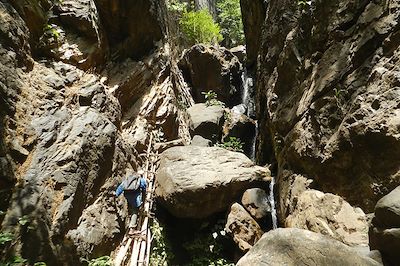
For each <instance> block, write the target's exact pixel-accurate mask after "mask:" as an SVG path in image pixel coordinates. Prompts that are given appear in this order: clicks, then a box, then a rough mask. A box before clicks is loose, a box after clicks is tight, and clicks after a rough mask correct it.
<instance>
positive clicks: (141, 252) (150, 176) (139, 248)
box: [113, 132, 159, 266]
mask: <svg viewBox="0 0 400 266" xmlns="http://www.w3.org/2000/svg"><path fill="white" fill-rule="evenodd" d="M154 145H155V141H154V132H152V133H151V134H150V141H149V146H148V147H147V152H146V161H145V163H144V169H143V170H144V177H145V178H146V180H147V191H146V199H145V201H144V206H143V208H142V209H141V211H139V213H138V221H139V223H138V228H139V233H138V234H135V235H133V236H129V235H128V233H129V232H126V234H125V236H124V238H123V240H122V242H121V244H120V247H119V248H118V251H117V252H116V255H115V258H114V263H113V265H115V266H122V265H123V266H127V265H129V266H148V265H149V261H150V252H151V241H152V236H151V231H150V219H151V217H150V211H151V209H152V206H153V194H154V189H155V172H156V170H157V168H158V162H159V161H158V151H156V152H153V150H154Z"/></svg>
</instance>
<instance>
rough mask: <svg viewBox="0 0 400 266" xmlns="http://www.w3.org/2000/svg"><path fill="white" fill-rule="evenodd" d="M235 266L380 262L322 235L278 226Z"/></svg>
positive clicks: (365, 263)
mask: <svg viewBox="0 0 400 266" xmlns="http://www.w3.org/2000/svg"><path fill="white" fill-rule="evenodd" d="M236 265H237V266H247V265H260V266H262V265H274V266H275V265H276V266H277V265H288V266H290V265H315V266H317V265H332V266H334V265H359V266H361V265H380V264H379V263H378V262H376V261H374V260H373V259H371V258H368V257H364V256H361V255H359V254H358V253H357V252H356V251H355V250H353V249H351V248H350V247H348V246H346V245H344V244H343V243H341V242H339V241H336V240H333V239H331V238H329V237H326V236H324V235H321V234H317V233H314V232H310V231H306V230H301V229H295V228H285V229H283V228H279V229H276V230H273V231H270V232H268V233H265V234H264V235H263V236H262V237H261V239H260V240H259V241H258V242H257V243H256V244H255V245H254V247H253V248H251V249H250V250H249V252H247V254H246V255H244V257H242V258H241V259H240V260H239V262H238V263H237V264H236Z"/></svg>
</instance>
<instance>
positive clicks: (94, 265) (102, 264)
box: [88, 256, 111, 266]
mask: <svg viewBox="0 0 400 266" xmlns="http://www.w3.org/2000/svg"><path fill="white" fill-rule="evenodd" d="M88 265H89V266H111V258H110V256H102V257H98V258H95V259H91V260H90V261H88Z"/></svg>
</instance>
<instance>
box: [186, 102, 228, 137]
mask: <svg viewBox="0 0 400 266" xmlns="http://www.w3.org/2000/svg"><path fill="white" fill-rule="evenodd" d="M187 112H188V114H189V123H190V132H191V135H192V136H195V135H199V136H202V137H203V138H205V139H209V140H212V141H213V142H214V143H215V142H217V141H218V140H219V139H220V138H221V134H222V125H223V123H224V108H223V107H222V106H219V105H212V106H207V105H206V104H204V103H198V104H195V105H193V106H192V107H190V108H189V109H187Z"/></svg>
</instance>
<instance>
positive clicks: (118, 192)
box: [115, 182, 124, 197]
mask: <svg viewBox="0 0 400 266" xmlns="http://www.w3.org/2000/svg"><path fill="white" fill-rule="evenodd" d="M122 192H124V183H123V182H122V183H121V184H120V185H119V186H118V187H117V190H116V191H115V196H117V197H118V196H119V195H121V194H122Z"/></svg>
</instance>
